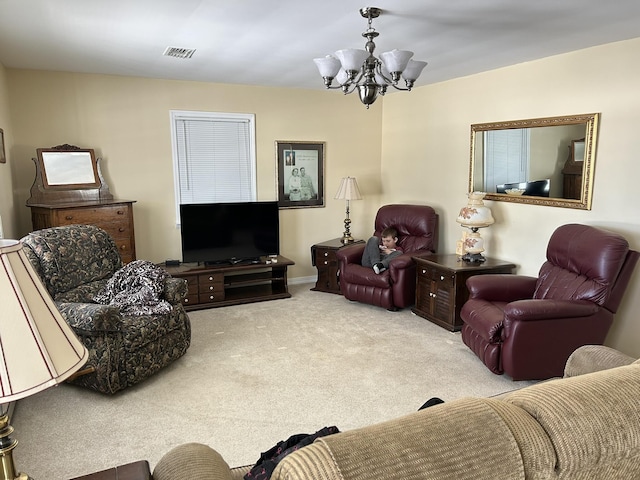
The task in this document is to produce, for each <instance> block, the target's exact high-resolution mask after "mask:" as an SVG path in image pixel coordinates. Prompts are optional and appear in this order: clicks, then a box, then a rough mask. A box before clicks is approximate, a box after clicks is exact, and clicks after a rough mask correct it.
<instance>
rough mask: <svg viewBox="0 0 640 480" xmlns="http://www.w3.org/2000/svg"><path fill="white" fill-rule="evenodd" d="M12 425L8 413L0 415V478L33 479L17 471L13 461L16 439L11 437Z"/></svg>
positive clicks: (9, 479) (1, 479) (3, 479)
mask: <svg viewBox="0 0 640 480" xmlns="http://www.w3.org/2000/svg"><path fill="white" fill-rule="evenodd" d="M12 433H13V427H12V426H11V425H10V424H9V416H8V414H4V415H2V416H0V480H33V479H32V478H31V477H30V476H29V475H27V474H26V473H17V474H16V467H15V465H14V463H13V449H14V448H16V445H18V441H17V440H14V439H12V438H11V434H12Z"/></svg>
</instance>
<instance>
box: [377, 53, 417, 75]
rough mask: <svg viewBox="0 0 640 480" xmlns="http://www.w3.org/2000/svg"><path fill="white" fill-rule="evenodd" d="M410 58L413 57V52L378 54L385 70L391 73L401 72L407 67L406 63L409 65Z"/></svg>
mask: <svg viewBox="0 0 640 480" xmlns="http://www.w3.org/2000/svg"><path fill="white" fill-rule="evenodd" d="M411 57H413V52H410V51H408V50H398V49H394V50H391V51H389V52H382V53H381V54H380V60H382V63H384V66H385V68H386V69H387V70H388V71H389V72H391V73H394V72H397V73H400V72H402V71H403V70H404V69H405V68H406V67H407V63H409V60H410V59H411Z"/></svg>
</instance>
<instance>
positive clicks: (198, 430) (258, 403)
mask: <svg viewBox="0 0 640 480" xmlns="http://www.w3.org/2000/svg"><path fill="white" fill-rule="evenodd" d="M310 287H311V285H310V284H304V285H293V286H290V290H291V292H292V294H293V297H292V298H290V299H286V300H276V301H271V302H261V303H254V304H250V305H239V306H234V307H226V308H220V309H211V310H201V311H196V312H191V313H190V314H189V316H190V318H191V322H192V327H193V333H192V344H191V347H190V349H189V351H188V352H187V354H186V355H185V356H184V357H183V358H182V359H180V360H179V361H177V362H175V363H174V364H173V365H171V366H169V367H168V368H166V369H164V370H163V371H162V372H160V373H159V374H157V375H156V376H155V377H153V378H151V379H149V380H147V381H145V382H143V383H142V384H140V385H137V386H135V387H134V388H130V389H128V390H125V391H123V392H120V393H118V394H116V395H115V396H111V397H109V396H104V395H102V394H99V393H95V392H92V391H89V390H85V389H81V388H78V387H74V386H70V385H61V386H59V387H57V388H52V389H49V390H46V391H44V392H42V393H40V394H38V395H35V396H33V397H30V398H28V399H26V400H23V401H20V402H19V404H18V405H17V407H16V411H15V415H14V420H13V425H14V427H15V429H16V432H15V438H17V439H18V440H19V441H20V444H19V445H18V447H17V448H16V450H15V452H14V458H15V461H16V464H17V468H18V470H20V471H24V472H26V473H29V474H30V475H31V476H33V477H34V478H35V479H39V480H59V479H68V478H71V477H75V476H79V475H83V474H86V473H90V472H93V471H97V470H102V469H105V468H110V467H112V466H115V465H119V464H123V463H128V462H131V461H135V460H141V459H146V460H149V462H150V464H151V465H152V468H153V465H155V464H156V463H157V461H158V460H159V459H160V458H161V457H162V455H163V454H164V453H166V452H167V451H168V450H169V449H171V448H172V447H173V446H175V445H178V444H181V443H184V442H193V441H195V442H202V443H206V444H209V445H211V446H212V447H213V448H215V449H217V450H218V451H219V452H220V453H221V454H222V455H223V457H224V458H225V459H226V460H227V461H228V463H229V464H230V465H232V466H236V465H243V464H249V463H254V462H255V461H256V460H257V459H258V457H259V455H260V452H262V451H265V450H267V449H268V448H270V447H271V446H272V445H273V444H275V443H276V442H278V441H279V440H283V439H285V438H287V437H288V436H290V435H292V434H295V433H303V432H305V433H312V432H313V431H315V430H317V429H319V428H321V427H323V426H326V425H336V426H338V427H339V428H340V429H341V430H347V429H352V428H356V427H361V426H364V425H368V424H371V423H374V422H380V421H383V420H387V419H390V418H393V417H397V416H400V415H403V414H405V413H408V412H413V411H415V410H417V409H418V408H419V407H420V405H422V403H424V401H426V400H427V399H428V398H430V397H432V396H439V397H441V398H442V399H444V400H445V401H448V400H453V399H456V398H460V397H464V396H488V395H493V394H496V393H500V392H503V391H506V390H512V389H514V388H519V387H522V386H524V385H527V384H529V383H530V382H513V381H512V380H511V379H510V378H508V377H504V376H497V375H493V374H492V373H490V372H489V370H487V369H486V368H485V367H484V365H483V364H482V363H481V362H480V361H479V360H478V359H477V358H476V357H475V356H474V355H473V353H472V352H471V351H470V350H469V349H468V348H467V347H466V346H465V345H464V344H463V343H462V341H461V339H460V334H459V333H455V334H454V333H451V332H448V331H446V330H444V329H442V328H440V327H438V326H436V325H434V324H432V323H431V322H429V321H427V320H425V319H423V318H421V317H418V316H416V315H413V314H412V313H411V311H410V310H404V311H400V312H388V311H386V310H384V309H380V308H376V307H371V306H368V305H363V304H359V303H353V302H349V301H348V300H346V299H344V298H343V297H341V296H338V295H332V294H327V293H320V292H312V291H310V290H309V288H310Z"/></svg>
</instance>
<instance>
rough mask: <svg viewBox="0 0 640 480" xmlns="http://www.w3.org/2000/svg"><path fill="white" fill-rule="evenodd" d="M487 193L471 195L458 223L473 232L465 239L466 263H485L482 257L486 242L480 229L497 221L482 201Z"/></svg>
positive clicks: (464, 257) (461, 211) (472, 193)
mask: <svg viewBox="0 0 640 480" xmlns="http://www.w3.org/2000/svg"><path fill="white" fill-rule="evenodd" d="M484 196H485V192H471V193H469V200H468V203H467V205H466V206H464V207H462V209H461V210H460V213H459V214H458V218H457V219H456V221H457V222H458V223H459V224H460V225H462V226H463V227H467V228H468V229H470V230H471V233H469V234H468V235H467V236H466V238H465V239H464V250H465V252H466V253H465V255H464V256H463V257H462V260H464V261H466V262H484V261H485V258H484V255H482V252H484V240H483V239H482V237H481V236H480V233H478V230H479V229H480V228H484V227H488V226H489V225H492V224H493V223H494V222H495V220H494V219H493V216H492V215H491V209H490V208H489V207H487V206H486V205H485V204H484V202H483V201H482V199H483V198H484Z"/></svg>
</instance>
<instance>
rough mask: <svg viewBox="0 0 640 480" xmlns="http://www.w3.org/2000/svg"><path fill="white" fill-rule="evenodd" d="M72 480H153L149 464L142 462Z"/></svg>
mask: <svg viewBox="0 0 640 480" xmlns="http://www.w3.org/2000/svg"><path fill="white" fill-rule="evenodd" d="M71 480H151V471H150V470H149V462H147V461H146V460H140V461H139V462H133V463H128V464H126V465H121V466H119V467H114V468H110V469H108V470H102V471H100V472H96V473H90V474H89V475H84V476H82V477H76V478H73V479H71Z"/></svg>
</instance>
